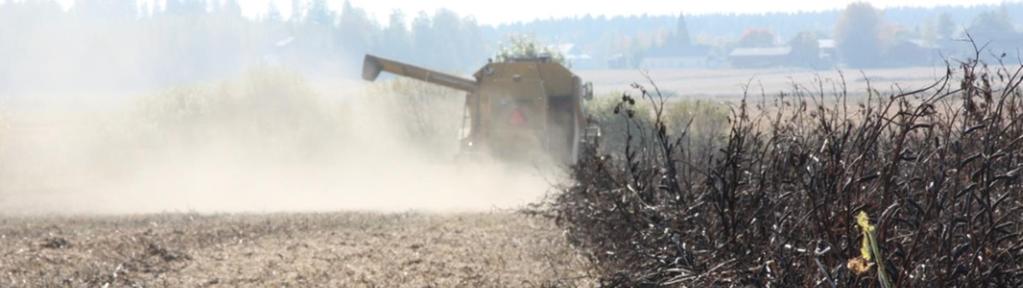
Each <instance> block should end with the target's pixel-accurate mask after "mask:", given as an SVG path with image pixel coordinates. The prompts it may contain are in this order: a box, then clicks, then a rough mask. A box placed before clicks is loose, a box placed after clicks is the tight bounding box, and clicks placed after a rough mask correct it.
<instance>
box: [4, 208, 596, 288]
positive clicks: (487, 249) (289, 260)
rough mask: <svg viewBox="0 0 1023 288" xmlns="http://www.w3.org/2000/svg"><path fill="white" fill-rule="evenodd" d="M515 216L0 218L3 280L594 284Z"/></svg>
mask: <svg viewBox="0 0 1023 288" xmlns="http://www.w3.org/2000/svg"><path fill="white" fill-rule="evenodd" d="M584 263H585V261H584V260H583V259H582V258H580V257H579V256H577V255H576V254H575V252H573V251H572V250H571V248H570V247H569V246H568V245H567V244H566V243H565V242H564V237H563V236H562V235H561V232H560V231H559V230H558V229H556V228H555V227H554V226H553V224H552V223H550V222H548V221H545V220H542V219H538V218H532V217H528V216H524V215H520V214H512V213H472V214H459V213H455V214H443V215H440V214H375V213H331V214H263V215H244V214H233V215H219V216H218V215H214V216H200V215H195V214H170V215H148V216H104V217H100V216H94V217H84V218H83V217H75V218H64V217H55V218H47V217H32V218H18V217H15V218H4V217H3V216H0V287H56V286H69V287H153V286H159V287H287V286H294V287H538V286H542V285H548V286H550V285H557V286H568V287H579V286H592V285H594V284H593V283H588V282H585V281H588V280H587V278H586V277H584V276H585V271H586V269H585V267H586V266H585V265H584Z"/></svg>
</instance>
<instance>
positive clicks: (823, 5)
mask: <svg viewBox="0 0 1023 288" xmlns="http://www.w3.org/2000/svg"><path fill="white" fill-rule="evenodd" d="M268 1H277V2H276V3H278V6H279V7H280V9H281V10H286V9H288V10H290V6H291V4H290V1H289V0H250V1H247V2H249V3H246V4H248V5H249V6H250V7H247V8H248V9H247V10H249V11H247V13H254V14H258V13H259V11H258V9H261V7H265V6H266V4H265V3H268ZM328 1H329V2H330V4H331V5H332V6H333V7H335V8H340V7H341V6H342V5H343V3H344V0H328ZM350 1H351V3H352V5H354V6H355V7H361V8H363V9H366V10H367V12H368V13H369V14H370V15H371V16H373V17H375V18H376V19H378V21H380V22H381V23H387V17H388V16H389V15H390V14H391V12H392V11H393V10H395V9H401V10H402V11H403V12H404V13H405V15H406V17H413V16H415V15H416V14H417V13H419V11H426V12H428V13H433V11H436V10H437V9H440V8H446V9H449V10H452V11H455V12H456V13H458V14H459V15H463V16H466V15H471V16H473V17H474V18H476V20H477V21H478V22H480V23H482V24H490V25H493V24H500V23H511V22H519V21H529V20H535V19H545V18H551V17H555V18H561V17H572V16H582V15H586V14H591V15H608V16H616V15H641V14H644V13H645V14H653V15H665V14H671V15H677V14H679V13H685V14H706V13H716V12H726V13H728V12H734V13H761V12H777V11H786V12H787V11H792V12H794V11H800V10H802V11H816V10H827V9H838V8H842V7H845V6H846V5H848V4H849V3H851V2H855V1H852V0H717V1H707V0H630V1H606V0H589V1H557V0H553V1H552V0H515V1H487V0H350ZM260 2H262V3H264V4H260ZM867 2H870V3H871V4H874V5H875V6H877V7H893V6H934V5H947V4H957V5H977V4H997V3H1002V2H1003V1H1002V0H869V1H867ZM284 6H288V7H284Z"/></svg>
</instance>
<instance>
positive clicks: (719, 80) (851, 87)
mask: <svg viewBox="0 0 1023 288" xmlns="http://www.w3.org/2000/svg"><path fill="white" fill-rule="evenodd" d="M576 72H577V73H578V74H579V75H580V76H581V77H582V78H583V79H584V80H585V81H592V82H593V85H594V89H595V90H596V93H597V94H598V95H599V94H605V93H611V92H620V91H628V90H629V89H630V88H629V85H630V84H631V83H633V82H639V83H643V84H645V83H647V81H646V79H644V77H643V70H579V71H576ZM647 72H648V73H649V75H650V77H651V78H652V79H653V80H654V81H655V82H656V83H657V85H658V86H659V87H660V88H661V89H662V90H666V91H671V92H672V93H677V94H678V95H681V96H684V97H691V98H713V99H723V100H729V99H736V98H738V97H740V96H742V92H743V86H745V85H746V84H747V83H748V84H751V90H752V91H753V92H755V93H753V94H754V95H759V94H760V91H761V88H763V91H765V92H767V94H769V95H770V94H777V93H778V92H780V91H789V90H791V89H792V87H793V83H797V84H799V85H802V86H807V87H809V88H816V87H813V86H814V85H816V79H822V80H824V89H825V91H831V89H832V87H833V85H834V87H839V86H837V85H836V84H837V83H840V81H838V80H839V79H841V77H840V74H839V73H838V71H837V70H820V71H818V70H807V69H658V70H649V71H647ZM842 73H843V74H844V75H845V80H846V81H845V82H846V83H847V85H848V91H849V93H850V94H853V95H855V94H861V93H862V92H863V91H865V90H866V87H867V81H866V79H865V78H864V77H863V75H866V76H867V78H869V80H870V84H871V86H873V87H874V88H876V89H879V90H881V91H886V90H889V89H890V88H893V87H894V86H892V85H893V84H898V85H899V86H901V87H903V88H905V89H912V88H920V87H924V86H926V85H928V84H930V83H931V82H932V81H934V80H935V79H937V78H938V77H941V76H943V75H944V73H945V68H944V67H934V68H932V67H915V68H893V69H868V70H852V69H848V70H843V71H842ZM814 90H816V89H814Z"/></svg>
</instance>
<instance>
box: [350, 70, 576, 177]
mask: <svg viewBox="0 0 1023 288" xmlns="http://www.w3.org/2000/svg"><path fill="white" fill-rule="evenodd" d="M380 71H387V72H390V73H393V74H396V75H401V76H405V77H409V78H414V79H418V80H422V81H426V82H429V83H433V84H437V85H441V86H445V87H449V88H452V89H457V90H461V91H465V92H467V93H468V94H467V96H466V97H465V110H466V111H467V116H468V117H467V118H466V120H467V121H466V122H467V125H468V127H467V128H468V133H465V134H463V135H464V138H463V139H462V149H463V152H484V153H489V154H490V155H493V156H496V157H498V158H504V159H512V160H520V159H532V158H534V157H535V156H536V155H538V153H537V152H546V154H547V155H549V156H550V157H551V158H553V159H555V160H558V161H560V162H562V163H564V164H568V165H571V164H574V163H575V162H576V160H577V159H578V155H579V153H580V150H581V148H582V147H581V146H582V145H584V141H588V139H587V138H588V137H585V136H584V135H583V134H584V133H585V132H586V131H587V130H590V129H587V128H586V127H585V126H586V125H587V123H586V122H587V121H586V117H585V116H584V115H583V110H582V100H583V99H586V100H589V99H591V98H592V97H593V88H592V85H590V84H589V83H586V84H583V82H582V80H580V79H579V77H578V76H576V75H575V74H573V73H572V72H571V71H569V70H568V68H566V67H565V66H563V65H561V64H559V63H556V62H554V61H551V59H550V57H535V58H522V59H509V60H507V61H503V62H499V63H498V62H492V63H489V64H487V65H486V66H483V68H481V69H480V70H479V71H477V72H476V73H475V74H473V76H474V77H475V78H476V79H475V80H474V79H468V78H464V77H459V76H455V75H451V74H446V73H442V72H437V71H433V70H430V69H426V68H422V67H417V66H414V65H410V64H405V63H401V62H398V61H394V60H389V59H384V58H380V57H376V56H373V55H366V59H365V62H364V63H363V70H362V78H363V79H365V80H367V81H373V80H376V78H377V76H379V75H380Z"/></svg>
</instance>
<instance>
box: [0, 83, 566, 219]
mask: <svg viewBox="0 0 1023 288" xmlns="http://www.w3.org/2000/svg"><path fill="white" fill-rule="evenodd" d="M421 85H425V84H416V83H414V82H409V81H385V82H384V83H383V84H366V83H364V82H361V81H354V80H351V81H337V82H333V83H309V82H307V81H306V80H305V79H304V78H303V77H302V76H299V75H296V74H293V73H289V72H287V71H282V69H276V68H260V69H253V71H250V72H247V73H245V75H243V76H240V77H239V78H238V79H231V80H225V81H211V82H209V83H205V84H196V85H187V86H183V87H179V88H174V89H164V90H161V91H156V92H147V93H137V94H129V95H116V96H111V95H103V96H90V95H65V96H52V95H51V96H50V97H47V98H45V99H49V100H48V101H47V102H45V103H42V102H34V103H33V104H31V105H16V104H14V105H11V104H9V105H4V104H3V103H0V214H97V213H98V214H123V213H156V212H199V213H220V212H292V211H336V210H369V211H405V210H420V211H453V210H454V211H474V210H491V209H495V208H515V207H520V206H522V205H524V204H526V203H530V202H532V201H536V200H538V199H540V198H541V197H542V196H543V195H544V194H545V193H546V192H547V191H548V190H549V189H550V187H551V183H553V182H554V181H555V179H553V178H552V177H555V176H552V175H555V174H552V173H550V171H549V170H548V169H546V168H543V169H542V168H538V167H539V166H534V165H521V164H520V165H506V164H502V163H500V162H497V161H493V160H487V159H475V158H474V159H471V160H457V158H458V157H456V156H457V155H458V149H457V146H458V138H457V136H458V133H459V131H458V129H459V128H460V126H461V122H460V121H462V118H461V117H462V114H461V108H462V107H461V104H462V102H461V101H463V98H462V96H461V95H459V94H457V93H453V92H451V91H446V90H443V89H441V90H437V89H438V88H432V87H426V86H421ZM431 89H433V90H431ZM424 93H425V94H424ZM434 94H445V95H434ZM25 97H28V96H25ZM90 97H93V98H96V99H100V98H101V99H107V100H108V101H106V102H104V104H103V105H79V104H80V103H79V102H78V101H71V100H70V99H89V98H90ZM110 99H116V100H110ZM544 170H548V171H544Z"/></svg>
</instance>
